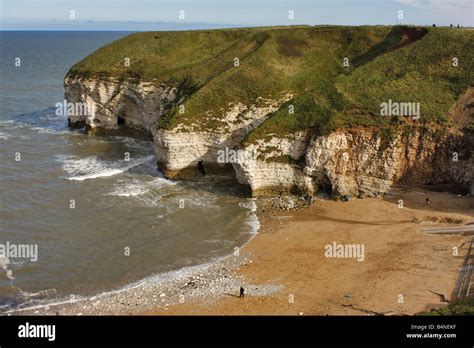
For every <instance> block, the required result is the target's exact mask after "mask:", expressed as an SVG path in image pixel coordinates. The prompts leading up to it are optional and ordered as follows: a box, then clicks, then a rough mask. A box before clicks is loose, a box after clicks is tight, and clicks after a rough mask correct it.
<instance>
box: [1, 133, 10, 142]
mask: <svg viewBox="0 0 474 348" xmlns="http://www.w3.org/2000/svg"><path fill="white" fill-rule="evenodd" d="M8 138H9V136H8V135H6V134H5V133H0V139H3V140H7V139H8Z"/></svg>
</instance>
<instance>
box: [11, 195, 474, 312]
mask: <svg viewBox="0 0 474 348" xmlns="http://www.w3.org/2000/svg"><path fill="white" fill-rule="evenodd" d="M427 197H429V199H430V200H431V204H429V205H428V204H426V198H427ZM400 200H403V208H400V207H399V206H400ZM257 205H259V211H258V215H259V219H260V223H261V228H260V231H259V233H258V234H257V236H256V237H255V238H253V239H252V240H251V242H250V243H248V244H247V245H245V246H244V247H243V248H241V249H240V250H239V251H238V252H235V253H234V255H231V256H228V257H225V258H222V259H220V260H218V261H216V262H213V263H211V264H209V265H205V266H196V267H191V268H189V269H185V270H181V271H180V272H178V273H176V274H174V273H172V274H168V275H164V276H163V275H161V276H159V277H157V278H156V279H152V280H151V281H150V280H149V281H147V282H142V283H138V284H136V285H135V286H132V287H129V288H127V289H123V290H120V291H114V292H110V293H106V294H101V295H99V296H94V297H92V298H83V299H81V298H79V299H73V300H67V301H65V302H63V303H59V304H51V305H48V306H44V305H42V306H37V307H33V308H29V309H27V310H20V311H12V312H8V313H6V314H7V315H21V314H33V315H103V314H108V315H118V314H130V315H372V314H384V315H411V314H414V313H417V312H420V311H423V310H427V309H430V308H439V307H443V306H446V305H447V302H446V301H445V300H444V299H443V296H444V297H445V299H447V300H448V301H449V300H450V299H451V297H452V296H454V294H453V292H454V290H455V286H456V281H457V279H458V277H459V273H460V267H461V266H462V263H463V259H464V256H465V255H466V253H467V251H468V244H467V243H466V242H467V241H468V240H469V236H462V235H433V234H426V233H422V232H421V231H420V229H421V228H423V227H430V226H436V227H437V226H445V225H449V226H460V225H463V224H466V223H468V222H469V221H471V220H472V217H473V216H474V197H466V196H464V197H461V196H457V195H453V194H448V193H433V192H426V191H422V190H420V189H416V190H409V191H401V190H394V191H392V193H391V194H389V195H386V196H385V197H383V198H366V199H352V200H350V201H349V202H337V201H333V200H325V199H316V200H315V202H314V203H313V204H312V205H311V206H309V207H304V208H300V209H298V210H290V211H275V210H274V209H270V210H269V209H268V208H267V207H265V205H263V204H258V202H257ZM334 245H358V246H359V247H362V246H363V249H361V248H359V251H362V250H363V254H360V255H359V257H355V256H356V255H352V256H354V257H351V255H349V256H350V257H327V256H328V254H327V248H328V246H334ZM453 248H457V250H458V255H457V256H455V255H453ZM333 256H337V255H333ZM345 256H347V255H345ZM240 286H243V287H244V288H245V297H244V298H239V297H238V295H239V288H240Z"/></svg>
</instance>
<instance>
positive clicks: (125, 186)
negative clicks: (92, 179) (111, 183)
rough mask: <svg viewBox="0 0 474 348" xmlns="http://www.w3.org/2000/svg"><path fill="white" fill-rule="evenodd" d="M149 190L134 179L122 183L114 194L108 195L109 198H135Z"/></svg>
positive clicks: (117, 186) (115, 188) (116, 187)
mask: <svg viewBox="0 0 474 348" xmlns="http://www.w3.org/2000/svg"><path fill="white" fill-rule="evenodd" d="M148 191H149V190H148V189H147V188H146V185H145V184H144V183H143V182H142V181H140V180H137V179H133V180H132V181H131V182H128V183H120V184H118V185H116V186H115V187H114V190H113V191H112V192H109V193H107V195H109V196H119V197H133V196H138V195H142V194H144V193H147V192H148Z"/></svg>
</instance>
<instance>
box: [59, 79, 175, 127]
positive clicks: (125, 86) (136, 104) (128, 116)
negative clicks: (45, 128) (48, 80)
mask: <svg viewBox="0 0 474 348" xmlns="http://www.w3.org/2000/svg"><path fill="white" fill-rule="evenodd" d="M64 86H65V98H66V100H67V101H68V102H72V103H85V104H86V105H87V107H88V111H89V113H88V114H87V115H85V114H82V115H69V123H70V124H71V125H79V124H85V125H86V126H87V127H88V128H89V129H90V130H94V129H95V128H104V129H117V128H118V126H119V125H122V124H124V125H126V126H128V127H130V128H135V129H138V130H144V131H146V132H149V133H151V132H152V130H153V129H154V128H155V125H156V122H157V120H158V119H159V117H160V116H161V115H163V113H164V112H165V110H166V108H167V107H169V106H170V104H171V103H172V102H173V101H175V99H176V98H177V90H176V89H175V88H171V87H168V86H165V85H160V86H155V85H154V84H153V83H147V82H140V83H139V84H134V83H131V82H128V81H117V80H114V79H107V80H104V79H88V78H81V77H66V79H65V81H64Z"/></svg>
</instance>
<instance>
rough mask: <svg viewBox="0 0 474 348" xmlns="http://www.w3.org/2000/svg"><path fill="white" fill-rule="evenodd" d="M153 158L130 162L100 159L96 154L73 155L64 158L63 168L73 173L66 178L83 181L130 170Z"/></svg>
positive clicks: (148, 157)
mask: <svg viewBox="0 0 474 348" xmlns="http://www.w3.org/2000/svg"><path fill="white" fill-rule="evenodd" d="M152 159H153V156H147V157H142V158H138V159H135V160H130V161H128V162H125V161H117V162H112V161H104V160H99V159H98V158H97V157H96V156H90V157H85V158H75V157H73V158H66V159H64V160H63V161H64V163H63V169H64V170H65V171H66V172H68V173H69V174H70V175H71V176H70V177H67V178H66V179H68V180H78V181H83V180H87V179H95V178H102V177H108V176H112V175H116V174H120V173H123V172H126V171H127V170H130V169H131V168H134V167H136V166H139V165H140V164H142V163H145V162H148V161H151V160H152Z"/></svg>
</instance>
